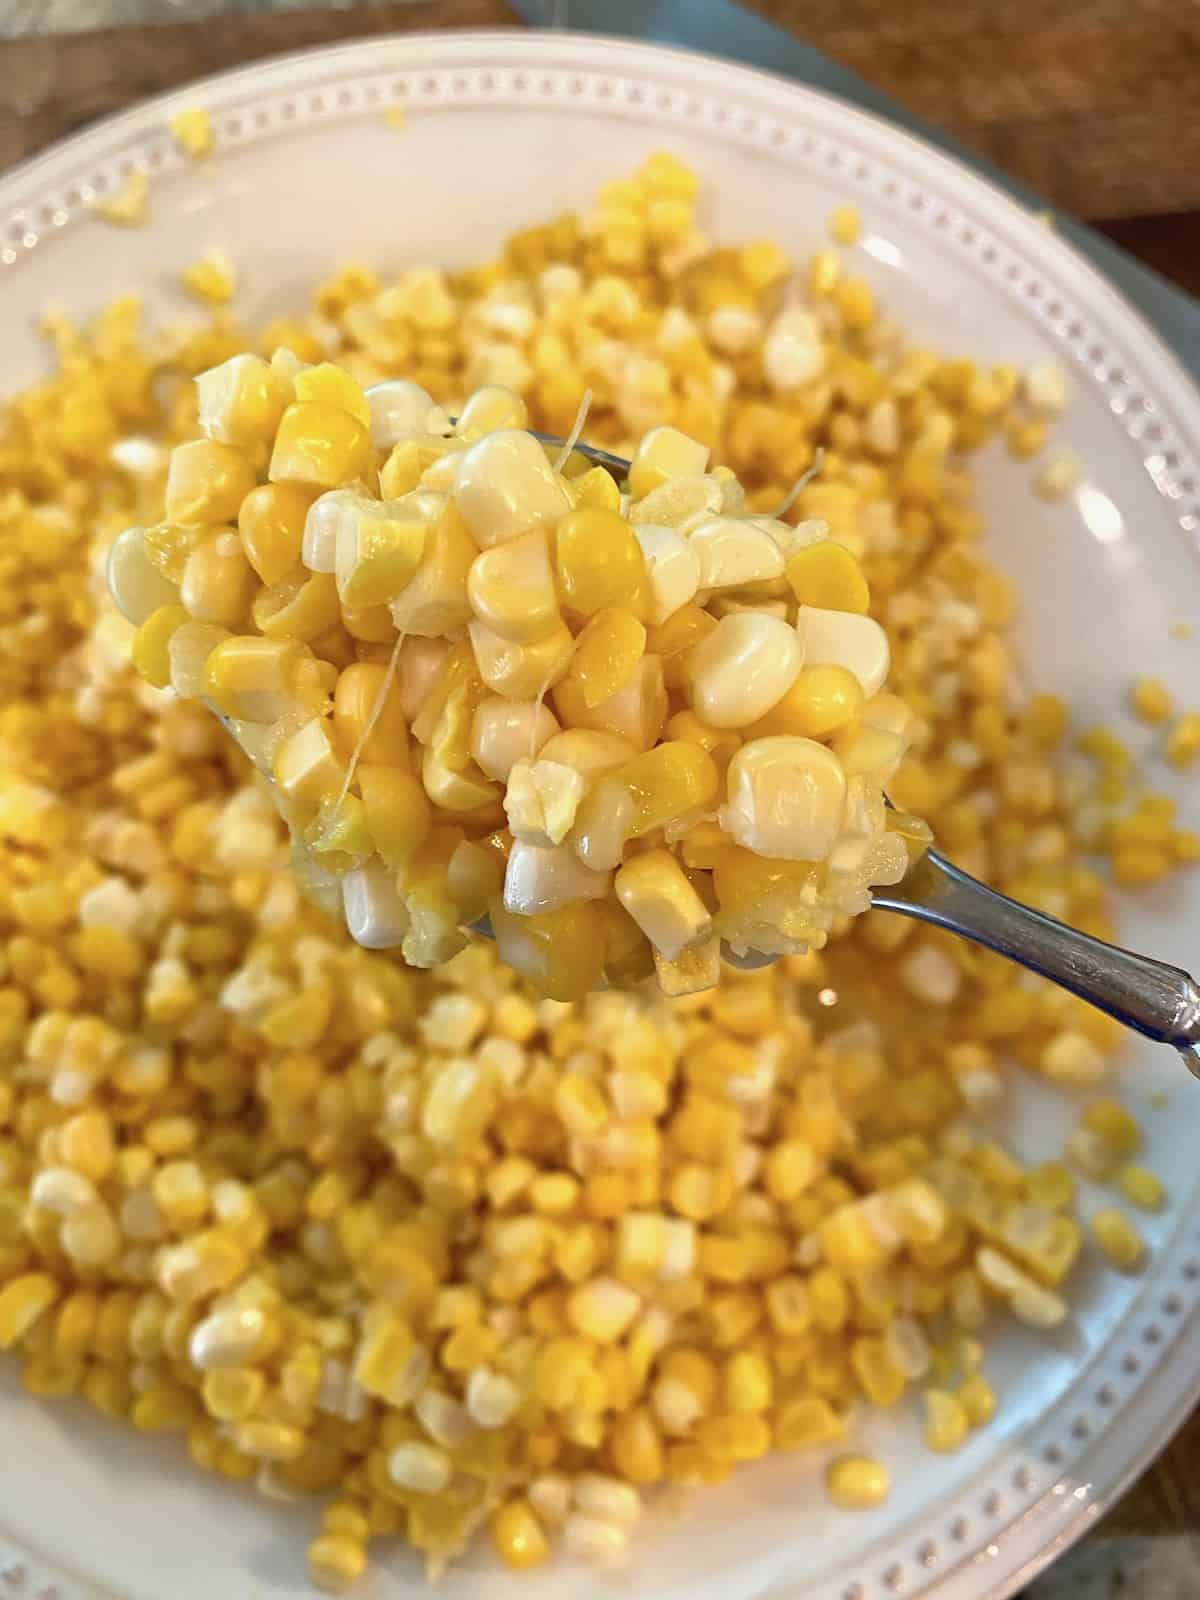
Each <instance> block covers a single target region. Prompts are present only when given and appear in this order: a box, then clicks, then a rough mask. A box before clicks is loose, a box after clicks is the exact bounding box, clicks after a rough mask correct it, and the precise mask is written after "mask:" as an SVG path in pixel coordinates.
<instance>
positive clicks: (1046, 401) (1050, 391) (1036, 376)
mask: <svg viewBox="0 0 1200 1600" xmlns="http://www.w3.org/2000/svg"><path fill="white" fill-rule="evenodd" d="M1024 391H1025V399H1026V400H1027V401H1028V403H1029V406H1030V408H1031V410H1033V411H1036V412H1037V414H1038V415H1039V416H1042V417H1058V416H1061V415H1062V413H1063V412H1064V411H1065V410H1066V406H1067V379H1066V375H1065V373H1064V372H1063V370H1062V368H1061V367H1060V366H1059V365H1058V364H1057V362H1054V361H1035V362H1034V364H1033V366H1031V367H1030V369H1029V371H1028V372H1027V373H1026V374H1025V382H1024Z"/></svg>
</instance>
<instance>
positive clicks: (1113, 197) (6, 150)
mask: <svg viewBox="0 0 1200 1600" xmlns="http://www.w3.org/2000/svg"><path fill="white" fill-rule="evenodd" d="M696 3H697V4H701V3H703V0H696ZM757 9H758V10H759V11H761V12H762V14H763V15H764V16H766V17H768V18H769V19H770V20H772V21H773V22H776V23H777V24H779V25H780V26H782V27H786V28H789V29H791V30H793V31H794V32H796V33H797V34H799V35H801V36H802V37H803V38H804V39H805V40H806V41H807V42H808V43H810V44H813V45H815V46H817V47H818V48H819V49H821V50H823V51H824V52H825V53H826V54H827V55H829V56H831V57H832V58H833V59H835V60H836V61H838V62H840V63H841V64H842V65H844V66H846V67H849V68H851V69H852V70H854V71H855V72H857V73H859V74H860V76H862V77H863V78H865V79H867V80H868V81H869V82H871V83H873V84H874V85H876V87H878V88H880V89H883V90H885V91H886V92H888V93H889V94H891V95H893V96H894V97H895V99H897V100H898V101H900V102H901V103H902V104H904V105H905V106H907V107H908V108H909V110H911V111H912V112H913V113H915V114H916V115H918V116H920V117H923V118H924V119H925V120H926V121H927V122H930V123H935V124H938V125H940V126H942V127H944V128H945V129H946V130H947V131H948V132H950V133H952V134H953V135H954V136H955V137H956V138H958V139H959V140H960V141H961V143H962V144H963V145H965V146H967V147H969V148H971V149H974V150H976V151H978V152H979V153H980V154H981V155H985V156H988V157H989V158H990V159H991V160H992V161H994V162H995V163H996V164H997V165H998V166H1000V167H1003V168H1005V169H1006V170H1007V171H1009V172H1010V173H1012V174H1013V176H1014V177H1017V178H1020V179H1023V180H1024V181H1025V182H1026V183H1028V184H1029V185H1030V186H1031V187H1032V188H1035V189H1037V190H1038V191H1039V192H1040V193H1042V194H1043V195H1045V197H1046V198H1047V200H1049V201H1050V202H1051V203H1052V204H1054V205H1056V206H1059V207H1062V208H1063V209H1065V210H1067V211H1071V212H1074V213H1075V214H1076V215H1077V216H1079V217H1082V218H1085V219H1086V220H1087V221H1089V222H1092V223H1093V224H1094V225H1096V226H1097V227H1099V228H1100V229H1101V230H1102V231H1103V232H1104V233H1106V234H1108V235H1109V236H1110V237H1111V238H1113V239H1114V240H1116V241H1117V242H1118V243H1120V244H1122V245H1123V246H1124V247H1125V248H1126V249H1127V250H1130V251H1131V252H1132V253H1133V254H1134V255H1136V256H1138V257H1140V258H1141V259H1142V260H1143V261H1145V262H1146V263H1147V264H1148V265H1151V266H1154V267H1156V268H1157V269H1158V270H1159V271H1160V272H1162V273H1163V274H1164V275H1165V276H1167V277H1168V278H1171V279H1172V280H1174V281H1175V282H1176V283H1178V284H1180V285H1182V286H1183V287H1185V288H1188V289H1190V290H1192V291H1195V292H1197V293H1200V117H1198V116H1197V115H1196V114H1195V110H1194V106H1195V104H1196V99H1197V96H1196V85H1197V83H1198V82H1200V0H757ZM515 25H519V24H518V19H517V17H516V16H515V15H514V13H513V12H512V11H510V9H509V8H508V6H507V5H505V4H504V0H410V3H406V4H404V5H392V4H380V5H373V6H370V7H365V6H358V7H351V8H350V9H339V10H337V11H322V10H308V11H305V10H300V11H288V12H285V13H276V14H269V15H254V16H246V15H241V16H229V17H226V18H222V19H217V20H212V19H210V20H208V21H206V22H203V23H173V24H168V25H164V26H160V27H155V28H147V29H142V30H111V31H100V32H96V33H84V34H75V35H65V36H61V37H59V38H57V39H54V40H51V41H49V42H47V41H33V42H30V41H18V42H7V43H0V85H13V84H18V83H20V82H22V81H24V80H25V78H26V76H27V75H28V74H29V73H30V72H35V73H36V74H37V75H38V76H41V74H42V72H43V71H45V68H46V66H47V61H46V56H45V52H47V51H49V52H50V56H51V60H50V62H49V67H50V71H49V72H48V73H47V74H46V75H47V77H48V78H49V79H50V82H51V88H50V91H49V94H48V97H47V98H46V100H45V102H44V104H42V105H41V106H40V107H38V108H37V109H36V110H35V111H34V112H33V113H32V114H31V115H18V114H16V113H15V112H13V111H12V110H10V109H7V108H2V109H0V170H2V169H3V168H5V167H7V166H9V165H11V164H12V163H13V162H14V161H17V160H19V159H21V158H22V157H24V156H27V155H30V154H32V153H33V152H34V151H35V150H38V149H40V148H41V147H42V146H43V145H45V144H47V143H49V142H50V141H51V140H52V139H56V138H58V137H60V136H61V135H63V134H65V133H68V132H70V131H71V130H72V129H73V128H77V127H79V126H81V125H82V124H84V123H86V122H89V121H91V120H92V119H93V118H94V117H97V116H101V115H104V114H105V113H107V112H111V111H116V110H118V109H119V108H120V107H121V106H124V105H127V104H129V103H130V102H132V101H134V100H137V99H139V98H141V97H142V96H144V95H149V94H155V93H158V92H160V91H162V90H164V89H169V88H171V87H173V86H174V85H176V84H181V83H185V82H187V81H188V80H189V79H192V78H195V77H198V76H200V75H202V74H204V73H209V72H217V71H220V70H221V69H223V68H226V67H231V66H235V65H242V64H244V63H246V62H248V61H253V60H255V59H257V58H259V57H262V56H269V55H273V54H276V53H277V52H279V51H282V50H289V49H299V48H301V47H303V46H305V45H314V44H320V43H324V42H327V41H330V40H333V39H343V38H355V37H361V36H363V35H366V34H372V33H390V32H393V31H397V30H411V29H420V28H435V27H438V28H443V27H465V28H480V27H503V26H515ZM38 52H42V54H40V55H39V54H38ZM1197 1531H1200V1416H1197V1417H1193V1418H1192V1420H1191V1421H1190V1422H1189V1423H1188V1425H1187V1426H1186V1427H1185V1428H1184V1429H1183V1431H1182V1432H1181V1433H1180V1434H1179V1436H1178V1437H1177V1438H1176V1440H1175V1442H1174V1444H1173V1445H1172V1446H1171V1448H1170V1449H1169V1450H1168V1451H1167V1452H1166V1454H1165V1455H1164V1456H1163V1457H1162V1458H1161V1459H1160V1460H1159V1462H1158V1463H1157V1464H1156V1465H1155V1466H1154V1467H1153V1468H1152V1469H1151V1470H1150V1471H1149V1472H1148V1473H1147V1474H1146V1475H1145V1476H1144V1477H1143V1478H1142V1480H1141V1481H1140V1482H1139V1483H1138V1484H1137V1485H1136V1486H1135V1487H1134V1488H1133V1489H1132V1490H1131V1491H1130V1492H1129V1493H1128V1494H1127V1495H1126V1497H1125V1499H1124V1500H1123V1501H1122V1502H1121V1504H1120V1505H1119V1506H1118V1507H1117V1508H1116V1509H1115V1510H1114V1511H1113V1512H1112V1513H1111V1515H1110V1516H1109V1517H1108V1518H1107V1519H1106V1521H1105V1523H1104V1524H1103V1525H1102V1527H1101V1528H1100V1529H1098V1530H1096V1532H1094V1533H1093V1534H1092V1535H1091V1538H1090V1541H1089V1543H1092V1542H1094V1541H1096V1540H1097V1539H1100V1538H1102V1537H1103V1536H1104V1535H1105V1534H1108V1535H1111V1536H1113V1537H1114V1538H1117V1537H1120V1536H1129V1537H1134V1538H1136V1536H1139V1535H1148V1534H1154V1533H1169V1532H1178V1533H1180V1534H1184V1533H1188V1534H1191V1533H1195V1532H1197ZM1189 1560H1190V1557H1189ZM1189 1570H1190V1577H1188V1576H1184V1577H1183V1579H1182V1580H1181V1583H1180V1586H1179V1587H1178V1588H1172V1589H1171V1591H1170V1593H1171V1595H1172V1596H1173V1597H1174V1596H1176V1595H1177V1596H1178V1597H1179V1600H1183V1597H1184V1596H1191V1595H1200V1566H1196V1567H1192V1568H1190V1569H1189ZM1125 1587H1126V1582H1125V1580H1124V1579H1122V1577H1121V1576H1120V1574H1119V1573H1117V1572H1114V1573H1113V1575H1112V1581H1111V1583H1109V1582H1108V1581H1107V1580H1102V1587H1096V1588H1092V1587H1090V1586H1089V1587H1088V1589H1087V1591H1086V1592H1087V1594H1088V1595H1089V1596H1090V1595H1092V1594H1097V1595H1099V1594H1103V1595H1104V1596H1105V1597H1106V1600H1107V1596H1108V1595H1110V1594H1111V1595H1116V1594H1117V1593H1118V1591H1119V1590H1123V1589H1124V1588H1125ZM1154 1587H1155V1588H1156V1589H1157V1588H1158V1585H1157V1584H1155V1585H1154ZM1036 1588H1037V1590H1038V1593H1039V1594H1041V1592H1042V1585H1041V1584H1039V1585H1037V1586H1036ZM1055 1588H1056V1590H1057V1586H1055ZM1063 1592H1064V1593H1065V1591H1063ZM1130 1592H1131V1593H1136V1594H1137V1596H1138V1600H1152V1596H1151V1594H1150V1593H1149V1591H1148V1590H1147V1589H1146V1588H1145V1587H1144V1586H1143V1585H1142V1584H1140V1583H1135V1584H1134V1585H1133V1586H1132V1588H1131V1591H1130ZM1163 1592H1164V1594H1165V1593H1166V1590H1165V1588H1164V1590H1163ZM1071 1593H1072V1594H1075V1593H1078V1594H1079V1595H1080V1596H1082V1595H1083V1594H1084V1589H1083V1588H1082V1587H1080V1588H1079V1589H1075V1588H1074V1587H1072V1589H1071ZM1030 1600H1032V1596H1031V1597H1030ZM1153 1600H1157V1597H1156V1596H1155V1597H1153Z"/></svg>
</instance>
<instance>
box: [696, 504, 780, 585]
mask: <svg viewBox="0 0 1200 1600" xmlns="http://www.w3.org/2000/svg"><path fill="white" fill-rule="evenodd" d="M688 545H689V546H690V548H691V549H692V550H694V551H695V553H696V555H697V556H698V557H699V558H700V587H701V589H736V588H740V587H741V586H742V585H743V584H747V583H761V582H763V581H765V580H766V579H769V578H778V577H780V576H781V575H782V573H783V552H782V551H781V550H780V548H779V546H778V545H777V544H776V543H775V540H774V539H773V538H772V537H771V535H770V534H769V533H767V532H766V531H765V530H764V529H763V528H758V527H755V525H754V524H753V523H752V522H748V521H746V520H745V518H742V517H717V518H716V519H715V520H714V521H712V522H702V523H701V524H700V526H699V527H698V528H695V529H693V530H692V532H691V533H690V534H689V535H688Z"/></svg>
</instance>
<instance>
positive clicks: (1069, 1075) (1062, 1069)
mask: <svg viewBox="0 0 1200 1600" xmlns="http://www.w3.org/2000/svg"><path fill="white" fill-rule="evenodd" d="M1039 1065H1040V1066H1041V1069H1042V1071H1043V1072H1044V1073H1045V1074H1046V1076H1047V1077H1048V1078H1053V1079H1055V1081H1056V1082H1058V1083H1075V1084H1085V1085H1090V1084H1094V1083H1101V1082H1102V1081H1103V1080H1104V1078H1106V1077H1107V1076H1108V1060H1107V1058H1106V1056H1105V1055H1104V1052H1103V1051H1102V1050H1101V1049H1100V1048H1099V1047H1098V1046H1097V1045H1095V1044H1093V1043H1092V1041H1091V1040H1090V1039H1089V1038H1088V1036H1087V1034H1085V1033H1081V1032H1080V1031H1079V1030H1078V1029H1076V1028H1067V1029H1064V1030H1063V1031H1062V1032H1061V1033H1056V1034H1055V1035H1054V1036H1053V1038H1051V1039H1050V1040H1049V1042H1048V1043H1047V1044H1046V1046H1045V1047H1044V1049H1043V1050H1042V1054H1041V1059H1040V1061H1039Z"/></svg>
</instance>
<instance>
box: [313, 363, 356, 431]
mask: <svg viewBox="0 0 1200 1600" xmlns="http://www.w3.org/2000/svg"><path fill="white" fill-rule="evenodd" d="M294 387H295V391H296V399H297V400H300V401H305V402H307V403H309V404H311V405H326V406H336V407H337V408H338V409H339V410H341V411H348V412H349V413H350V415H351V416H352V417H353V418H354V419H355V421H356V422H361V423H362V425H363V427H364V428H369V427H370V426H371V408H370V406H369V405H368V404H367V397H366V395H365V394H363V392H362V390H361V389H360V388H359V386H358V384H357V383H355V381H354V379H353V378H352V377H351V376H350V374H349V373H348V372H346V371H345V369H344V368H342V367H337V366H335V365H334V364H333V362H331V361H321V362H318V363H317V364H316V365H315V366H312V367H302V368H301V369H300V371H299V372H297V374H296V377H295V380H294Z"/></svg>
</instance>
